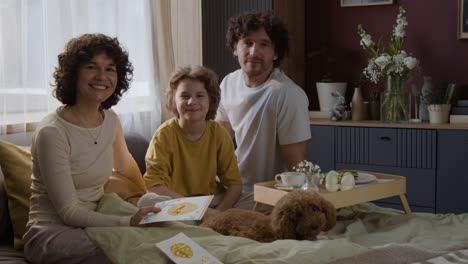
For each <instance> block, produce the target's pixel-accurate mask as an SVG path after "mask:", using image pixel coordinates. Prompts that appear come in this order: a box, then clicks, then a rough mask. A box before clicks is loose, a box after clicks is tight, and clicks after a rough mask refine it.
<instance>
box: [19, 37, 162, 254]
mask: <svg viewBox="0 0 468 264" xmlns="http://www.w3.org/2000/svg"><path fill="white" fill-rule="evenodd" d="M58 62H59V65H58V67H57V68H56V69H55V72H54V78H55V90H54V95H55V97H57V99H58V100H59V101H61V102H62V103H63V106H61V107H59V108H58V109H57V110H56V111H55V112H53V113H51V114H49V115H47V116H46V117H45V118H44V119H43V120H42V121H41V122H40V123H39V126H38V128H37V130H36V134H35V136H34V138H33V142H32V148H31V153H32V159H33V175H32V184H31V193H32V194H31V198H30V212H29V221H28V225H27V232H26V234H25V235H24V237H23V240H24V242H25V255H26V258H27V259H28V260H29V261H31V262H32V263H110V261H109V260H108V259H107V257H106V256H105V254H104V253H103V252H102V251H101V250H100V249H99V248H97V247H96V246H94V245H93V243H92V242H91V241H90V240H89V238H88V236H87V235H86V232H85V231H84V230H83V229H82V228H84V227H98V226H138V223H139V222H140V221H141V219H142V218H143V217H144V216H145V215H146V214H147V213H149V212H154V213H157V212H159V211H160V209H157V208H154V207H146V208H141V209H139V211H138V212H137V213H136V214H135V215H133V216H116V215H105V214H102V213H99V212H96V207H97V204H98V202H99V201H100V199H101V197H102V196H103V194H104V184H105V183H106V182H107V181H108V179H109V177H110V176H111V175H112V174H113V172H114V173H118V174H120V175H124V176H125V177H127V178H129V179H131V180H130V181H133V182H136V184H137V185H139V186H140V187H141V188H143V189H144V182H143V179H142V177H141V173H140V171H139V169H138V166H137V164H136V162H135V160H134V159H133V158H132V156H131V155H130V153H129V152H128V149H127V145H126V143H125V138H124V135H123V130H122V126H121V124H120V122H119V119H118V117H117V115H116V114H115V113H114V111H112V110H110V107H111V106H113V105H115V104H117V102H118V101H119V99H120V97H121V96H122V94H123V93H124V92H125V91H127V90H128V88H129V84H130V81H131V79H132V73H133V67H132V64H131V63H130V61H129V59H128V54H127V52H126V51H125V50H124V49H123V48H122V47H121V46H120V43H119V41H118V40H117V39H116V38H110V37H108V36H105V35H102V34H85V35H82V36H80V37H77V38H73V39H71V40H70V41H69V42H68V43H67V45H66V47H65V51H64V52H63V53H61V54H60V55H59V56H58Z"/></svg>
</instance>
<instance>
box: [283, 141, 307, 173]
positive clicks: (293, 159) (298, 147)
mask: <svg viewBox="0 0 468 264" xmlns="http://www.w3.org/2000/svg"><path fill="white" fill-rule="evenodd" d="M307 142H308V140H306V141H301V142H297V143H293V144H287V145H280V149H281V156H282V157H283V161H284V163H285V164H286V168H287V169H288V171H292V170H293V166H296V165H297V164H298V163H299V162H301V161H303V160H305V156H306V152H307Z"/></svg>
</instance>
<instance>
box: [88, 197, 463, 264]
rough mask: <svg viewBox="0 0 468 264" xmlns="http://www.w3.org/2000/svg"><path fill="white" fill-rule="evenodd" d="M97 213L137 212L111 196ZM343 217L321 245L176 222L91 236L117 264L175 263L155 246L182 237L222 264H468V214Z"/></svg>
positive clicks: (368, 211)
mask: <svg viewBox="0 0 468 264" xmlns="http://www.w3.org/2000/svg"><path fill="white" fill-rule="evenodd" d="M98 210H99V211H101V212H103V213H109V214H118V215H128V214H132V213H134V212H135V211H136V208H135V207H133V206H132V205H130V204H128V203H126V202H124V201H122V200H121V199H120V198H119V197H118V196H116V195H114V194H109V195H106V197H105V198H104V199H102V201H101V204H100V206H99V209H98ZM338 215H340V218H341V219H344V220H340V221H338V223H337V225H336V226H335V228H333V229H332V230H331V231H329V232H328V233H326V234H322V235H320V236H319V239H318V240H317V241H295V240H278V241H275V242H272V243H259V242H256V241H253V240H250V239H246V238H241V237H232V236H231V237H228V236H223V235H220V234H218V233H216V232H214V231H212V230H210V229H207V228H201V227H195V226H190V225H185V224H183V223H175V222H174V223H169V224H168V225H167V226H165V227H163V228H158V227H154V228H133V227H128V228H127V227H124V228H122V227H101V228H98V227H93V228H87V229H86V231H87V233H88V235H89V236H90V237H91V239H92V240H93V241H94V242H95V243H96V244H97V245H99V246H100V247H101V248H102V249H103V250H104V251H105V252H106V254H107V255H108V257H109V258H110V259H111V260H112V261H113V262H115V263H150V262H151V263H172V261H170V260H169V258H167V257H166V256H165V255H164V253H163V252H162V251H160V250H159V249H158V248H156V247H155V245H154V244H155V243H157V242H160V241H162V240H166V239H168V238H170V237H172V236H174V235H176V234H178V233H180V232H182V233H184V234H186V235H187V236H188V237H190V238H192V239H193V240H194V241H195V242H197V243H198V244H199V245H201V246H202V247H203V248H205V249H206V250H207V251H208V252H210V253H211V254H212V255H214V256H215V257H217V258H218V259H219V260H220V261H222V262H223V263H413V262H418V261H429V262H424V263H440V262H437V261H438V259H437V258H443V259H444V260H447V259H448V260H452V261H454V262H453V263H459V262H457V261H459V260H460V259H464V260H465V261H467V262H468V214H461V215H453V214H447V215H435V214H427V213H413V214H411V215H409V216H408V215H406V214H405V213H404V212H403V211H398V210H394V209H389V208H382V207H378V206H376V205H374V204H371V203H366V204H362V205H361V206H360V211H359V212H358V213H357V214H354V212H353V211H352V210H351V209H350V208H343V209H340V210H339V211H338ZM431 261H435V262H431ZM447 263H449V262H447Z"/></svg>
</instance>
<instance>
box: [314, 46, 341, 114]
mask: <svg viewBox="0 0 468 264" xmlns="http://www.w3.org/2000/svg"><path fill="white" fill-rule="evenodd" d="M307 60H309V61H310V62H311V63H314V64H316V65H318V67H319V68H318V69H319V70H321V71H322V73H321V78H320V80H319V81H318V82H317V83H316V85H317V95H318V99H319V104H320V111H322V112H327V113H328V112H329V110H330V109H331V108H332V107H333V105H334V104H335V103H336V99H335V98H334V97H333V96H332V93H334V92H339V93H340V94H341V95H343V96H345V94H346V85H347V83H346V82H338V81H336V80H334V79H333V78H332V73H331V72H332V65H333V64H334V63H335V62H336V57H335V54H334V53H333V52H332V50H331V48H330V46H329V45H328V44H327V43H326V42H322V43H321V44H320V48H319V49H317V50H315V51H312V52H309V53H308V54H307ZM315 62H317V63H315Z"/></svg>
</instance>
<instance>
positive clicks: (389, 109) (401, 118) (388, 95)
mask: <svg viewBox="0 0 468 264" xmlns="http://www.w3.org/2000/svg"><path fill="white" fill-rule="evenodd" d="M405 82H406V78H405V77H404V76H391V75H389V76H387V79H386V82H385V93H384V97H383V101H382V106H381V108H382V115H381V118H382V120H383V121H384V122H386V123H408V122H409V118H410V116H409V115H410V108H409V107H410V104H409V95H408V92H407V91H406V90H405V89H404V84H405Z"/></svg>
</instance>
